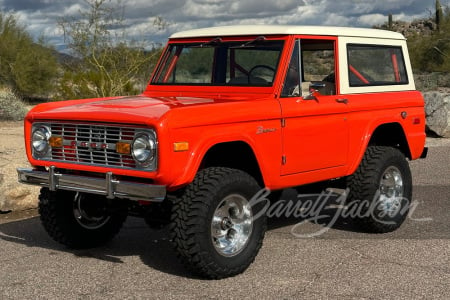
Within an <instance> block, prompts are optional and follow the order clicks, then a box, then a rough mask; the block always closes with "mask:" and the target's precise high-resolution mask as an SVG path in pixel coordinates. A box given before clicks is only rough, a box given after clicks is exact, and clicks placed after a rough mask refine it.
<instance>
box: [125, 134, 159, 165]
mask: <svg viewBox="0 0 450 300" xmlns="http://www.w3.org/2000/svg"><path fill="white" fill-rule="evenodd" d="M131 153H132V155H133V158H134V160H135V161H136V162H137V163H138V164H139V165H140V166H142V167H146V166H149V165H150V164H151V163H152V162H153V161H154V159H155V156H156V139H155V137H154V136H153V135H152V134H150V133H147V132H139V133H137V134H136V136H135V138H134V141H133V144H132V150H131Z"/></svg>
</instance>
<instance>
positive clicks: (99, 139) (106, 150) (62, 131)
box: [45, 123, 149, 168]
mask: <svg viewBox="0 0 450 300" xmlns="http://www.w3.org/2000/svg"><path fill="white" fill-rule="evenodd" d="M46 124H47V125H48V126H49V127H50V130H51V134H52V137H61V138H62V147H53V148H51V149H50V153H49V156H47V158H45V159H46V160H47V159H49V160H52V161H60V162H70V163H80V164H89V165H99V166H110V167H115V168H139V167H138V166H137V165H136V162H135V160H134V159H133V157H132V155H131V154H130V153H129V154H121V153H118V152H117V150H116V147H117V144H118V143H127V144H131V143H132V142H133V139H134V136H135V134H136V132H137V131H139V132H142V131H147V132H148V131H149V130H148V129H143V128H136V127H125V126H122V127H119V126H115V125H98V124H69V123H46Z"/></svg>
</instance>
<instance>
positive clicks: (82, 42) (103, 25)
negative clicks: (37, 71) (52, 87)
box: [59, 0, 158, 98]
mask: <svg viewBox="0 0 450 300" xmlns="http://www.w3.org/2000/svg"><path fill="white" fill-rule="evenodd" d="M85 4H86V9H84V10H81V11H80V13H79V16H77V17H73V18H62V19H61V20H60V21H59V26H60V28H61V29H62V30H63V32H64V36H65V38H66V42H67V44H68V47H69V49H70V51H71V52H72V55H74V56H75V58H76V59H74V60H71V61H70V63H68V64H66V72H65V74H64V78H63V79H62V81H61V91H62V95H61V96H62V97H65V98H86V97H108V96H119V95H131V94H136V93H138V92H139V91H140V89H141V87H142V85H143V83H144V82H146V81H147V80H148V75H149V72H150V70H151V68H152V64H153V63H154V61H155V59H156V58H157V55H158V51H157V50H148V49H147V50H146V49H145V46H148V44H146V41H144V40H141V41H137V40H135V39H132V38H130V36H129V34H127V31H126V22H125V19H124V12H125V9H124V6H123V5H122V3H121V1H120V0H85Z"/></svg>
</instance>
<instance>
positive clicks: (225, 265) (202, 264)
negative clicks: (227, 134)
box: [170, 167, 267, 279]
mask: <svg viewBox="0 0 450 300" xmlns="http://www.w3.org/2000/svg"><path fill="white" fill-rule="evenodd" d="M259 190H260V187H259V185H258V183H257V182H256V180H255V179H254V178H253V177H251V176H250V175H249V174H247V173H245V172H243V171H240V170H236V169H230V168H223V167H214V168H207V169H203V170H201V171H199V172H198V174H197V175H196V177H195V179H194V181H193V182H192V183H191V184H190V185H188V186H187V187H186V188H185V189H184V190H183V191H181V192H180V193H179V195H177V196H172V201H173V209H172V216H171V224H170V230H171V233H172V241H173V243H174V246H175V250H176V251H177V252H178V254H179V258H180V259H181V262H182V263H183V264H184V265H185V267H186V268H187V269H188V270H189V271H191V272H192V273H194V274H196V275H199V276H201V277H203V278H208V279H220V278H225V277H231V276H234V275H237V274H239V273H242V272H243V271H244V270H245V269H247V268H248V266H249V265H250V264H251V263H252V262H253V261H254V259H255V257H256V255H257V253H258V251H259V249H260V248H261V246H262V242H263V239H264V233H265V231H266V227H267V225H266V216H265V214H262V213H261V212H262V211H261V209H262V207H264V204H265V203H266V202H264V203H263V202H261V203H259V204H257V205H252V206H251V210H252V214H253V216H254V217H257V214H258V213H260V216H258V217H257V218H252V221H253V227H252V228H253V229H252V231H251V234H250V235H249V237H248V239H247V242H246V244H245V246H243V249H242V250H241V251H240V252H239V253H237V254H236V255H234V256H231V257H229V256H226V255H223V254H222V253H220V252H219V251H218V250H217V249H216V246H215V245H214V244H213V241H212V239H213V236H212V235H213V233H212V231H213V229H212V228H211V227H212V217H213V215H214V214H215V213H217V211H216V209H218V208H219V207H218V206H219V205H220V204H221V203H223V201H224V200H223V199H226V198H227V197H230V195H237V196H238V197H245V199H246V200H247V201H248V202H249V203H250V200H251V199H252V197H254V196H255V195H256V194H257V193H258V191H259Z"/></svg>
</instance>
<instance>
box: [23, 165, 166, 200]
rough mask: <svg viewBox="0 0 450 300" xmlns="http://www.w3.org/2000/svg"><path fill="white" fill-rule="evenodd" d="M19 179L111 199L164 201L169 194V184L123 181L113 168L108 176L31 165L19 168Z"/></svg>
mask: <svg viewBox="0 0 450 300" xmlns="http://www.w3.org/2000/svg"><path fill="white" fill-rule="evenodd" d="M17 173H18V175H19V182H21V183H26V184H32V185H39V186H42V187H48V188H49V189H50V190H51V191H56V190H67V191H77V192H83V193H90V194H97V195H104V196H106V197H107V198H109V199H114V198H124V199H130V200H136V201H137V200H144V201H153V202H161V201H163V200H164V198H165V197H166V187H165V186H163V185H152V184H145V183H137V182H131V181H120V180H115V179H114V178H113V174H112V172H108V173H106V177H105V178H104V179H103V178H96V177H89V176H78V175H69V174H60V173H57V172H56V170H55V167H53V166H52V167H50V168H49V171H48V172H43V171H37V170H33V169H29V168H18V169H17Z"/></svg>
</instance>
